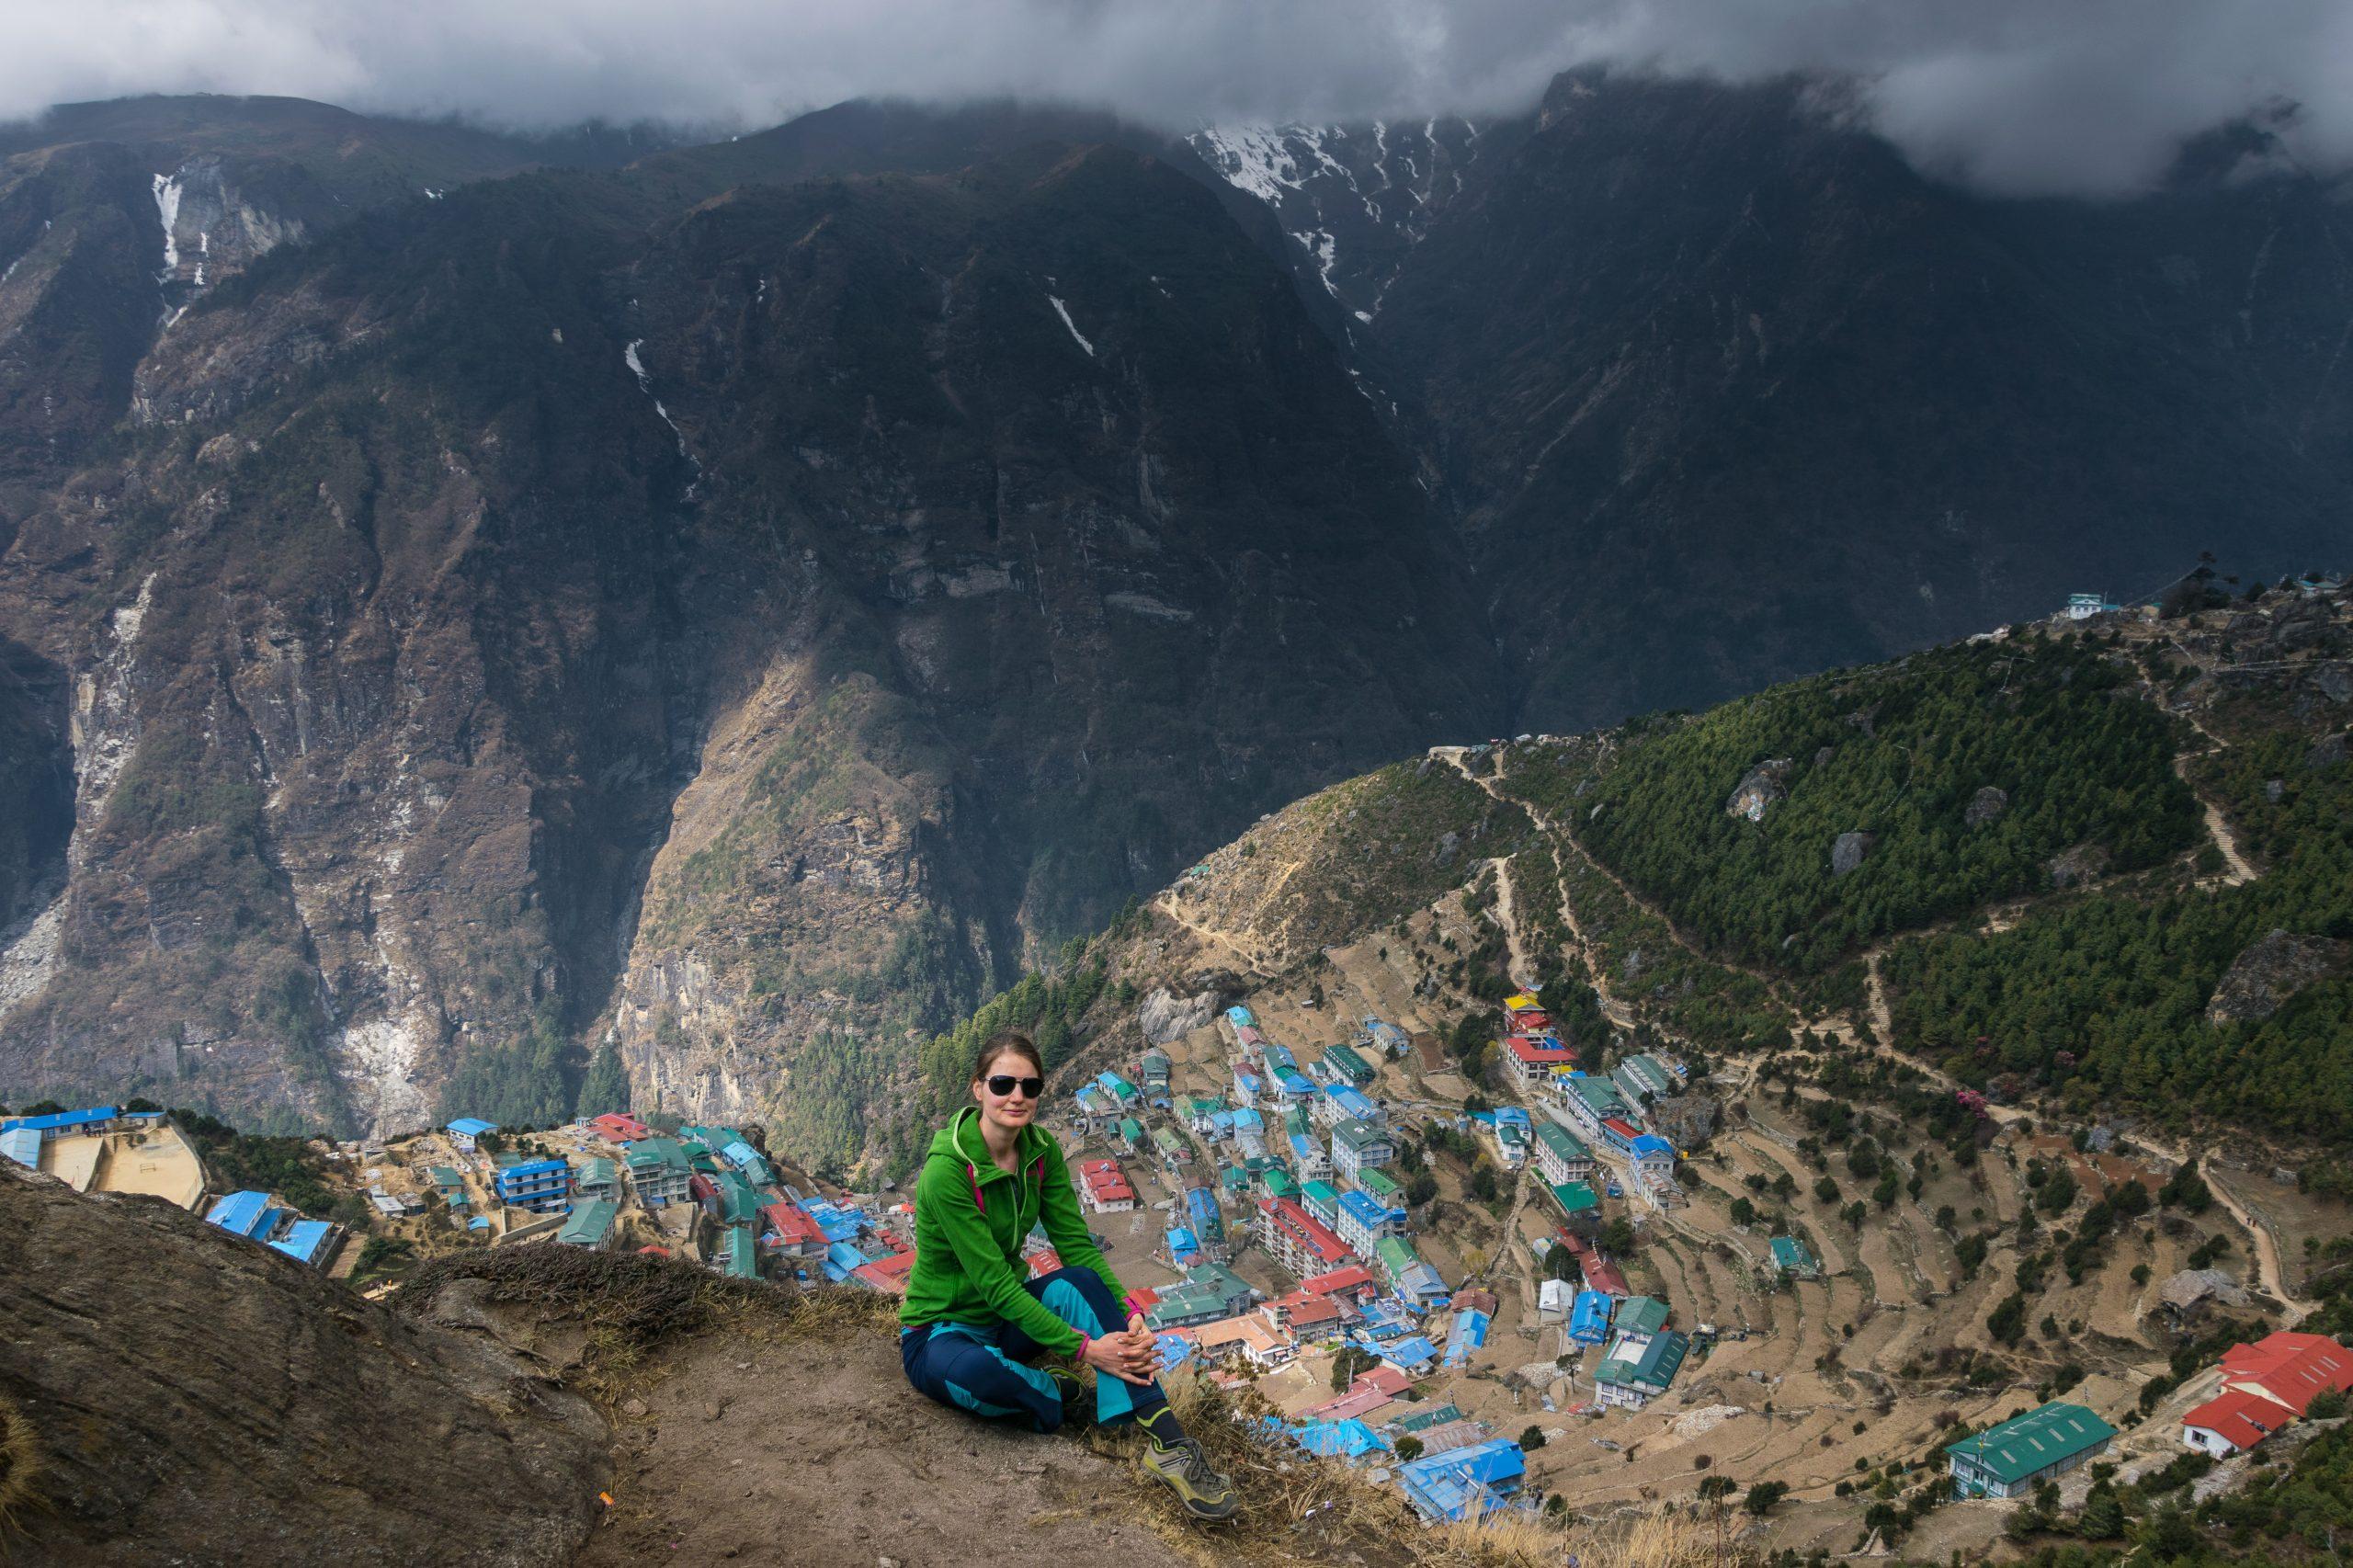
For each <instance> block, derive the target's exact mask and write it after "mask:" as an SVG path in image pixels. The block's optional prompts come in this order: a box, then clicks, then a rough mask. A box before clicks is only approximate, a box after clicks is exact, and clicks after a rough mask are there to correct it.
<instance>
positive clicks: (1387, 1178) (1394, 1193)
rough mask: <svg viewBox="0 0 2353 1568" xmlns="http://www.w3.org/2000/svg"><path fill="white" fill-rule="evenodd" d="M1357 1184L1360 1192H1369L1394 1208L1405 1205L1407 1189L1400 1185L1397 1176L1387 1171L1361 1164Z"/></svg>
mask: <svg viewBox="0 0 2353 1568" xmlns="http://www.w3.org/2000/svg"><path fill="white" fill-rule="evenodd" d="M1356 1185H1357V1190H1358V1192H1369V1193H1370V1194H1371V1195H1372V1196H1373V1197H1374V1198H1375V1199H1379V1200H1380V1201H1381V1202H1382V1203H1385V1204H1387V1205H1388V1206H1389V1207H1390V1208H1392V1209H1398V1208H1403V1207H1404V1202H1405V1189H1404V1187H1400V1186H1398V1185H1397V1181H1396V1178H1395V1177H1393V1176H1391V1175H1390V1174H1389V1173H1388V1172H1386V1171H1378V1170H1375V1169H1373V1168H1372V1167H1371V1166H1370V1165H1364V1166H1360V1167H1358V1171H1357V1175H1356Z"/></svg>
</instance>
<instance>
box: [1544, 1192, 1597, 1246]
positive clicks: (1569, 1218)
mask: <svg viewBox="0 0 2353 1568" xmlns="http://www.w3.org/2000/svg"><path fill="white" fill-rule="evenodd" d="M1552 1201H1553V1202H1554V1203H1556V1204H1558V1205H1559V1206H1560V1210H1561V1225H1562V1228H1563V1230H1565V1231H1567V1232H1568V1233H1570V1234H1571V1235H1574V1236H1583V1237H1586V1238H1587V1239H1590V1238H1592V1237H1594V1236H1597V1235H1599V1234H1600V1233H1601V1195H1600V1194H1598V1193H1597V1192H1595V1191H1594V1190H1593V1188H1592V1187H1589V1186H1587V1185H1586V1183H1584V1182H1581V1181H1563V1182H1556V1183H1554V1184H1553V1186H1552Z"/></svg>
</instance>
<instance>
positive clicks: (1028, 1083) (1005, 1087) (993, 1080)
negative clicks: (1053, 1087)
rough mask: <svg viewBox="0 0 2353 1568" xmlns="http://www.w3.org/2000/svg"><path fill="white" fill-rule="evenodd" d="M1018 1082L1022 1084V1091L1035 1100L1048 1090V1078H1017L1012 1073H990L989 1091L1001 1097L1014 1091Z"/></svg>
mask: <svg viewBox="0 0 2353 1568" xmlns="http://www.w3.org/2000/svg"><path fill="white" fill-rule="evenodd" d="M1014 1085H1020V1087H1021V1092H1022V1093H1023V1094H1024V1095H1027V1096H1029V1098H1031V1099H1033V1100H1034V1099H1036V1098H1037V1097H1038V1096H1040V1095H1042V1094H1044V1093H1045V1092H1046V1080H1044V1079H1043V1078H1017V1077H1015V1076H1014V1075H1013V1074H1010V1073H992V1074H989V1075H988V1086H989V1093H991V1094H993V1095H995V1096H997V1097H999V1098H1000V1099H1002V1098H1003V1097H1004V1096H1006V1095H1009V1094H1011V1093H1013V1089H1014Z"/></svg>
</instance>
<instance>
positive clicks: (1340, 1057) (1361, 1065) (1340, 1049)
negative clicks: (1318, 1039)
mask: <svg viewBox="0 0 2353 1568" xmlns="http://www.w3.org/2000/svg"><path fill="white" fill-rule="evenodd" d="M1324 1062H1327V1063H1329V1064H1330V1065H1331V1066H1333V1067H1335V1068H1336V1069H1338V1070H1339V1073H1340V1075H1341V1076H1342V1077H1344V1078H1370V1077H1371V1076H1372V1075H1373V1073H1372V1063H1371V1062H1367V1061H1366V1060H1365V1059H1364V1058H1363V1057H1361V1056H1359V1055H1358V1054H1357V1053H1356V1051H1355V1050H1354V1049H1353V1048H1351V1047H1348V1046H1345V1045H1334V1046H1327V1047H1325V1048H1324Z"/></svg>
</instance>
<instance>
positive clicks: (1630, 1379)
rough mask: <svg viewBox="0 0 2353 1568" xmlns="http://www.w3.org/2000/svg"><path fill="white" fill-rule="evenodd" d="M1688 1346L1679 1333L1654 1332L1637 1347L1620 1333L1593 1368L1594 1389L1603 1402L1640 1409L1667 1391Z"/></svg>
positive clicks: (1687, 1342) (1688, 1342)
mask: <svg viewBox="0 0 2353 1568" xmlns="http://www.w3.org/2000/svg"><path fill="white" fill-rule="evenodd" d="M1621 1311H1622V1309H1621ZM1689 1348H1690V1341H1689V1340H1688V1339H1686V1338H1685V1337H1684V1336H1683V1335H1679V1334H1673V1333H1667V1334H1660V1335H1654V1336H1653V1337H1652V1338H1650V1339H1648V1340H1645V1341H1643V1342H1642V1343H1641V1345H1640V1347H1639V1348H1635V1347H1633V1346H1631V1344H1630V1343H1629V1341H1628V1340H1627V1339H1626V1338H1624V1337H1622V1336H1621V1337H1620V1339H1619V1340H1618V1341H1617V1343H1615V1344H1613V1345H1612V1346H1610V1348H1609V1353H1608V1356H1606V1357H1604V1358H1603V1359H1602V1362H1601V1365H1600V1366H1598V1367H1597V1368H1595V1369H1594V1373H1593V1386H1594V1392H1595V1393H1596V1394H1597V1396H1598V1397H1599V1399H1600V1401H1601V1403H1604V1404H1614V1405H1623V1406H1625V1407H1627V1408H1629V1409H1632V1410H1640V1409H1642V1408H1643V1406H1644V1405H1646V1404H1648V1403H1650V1402H1651V1401H1652V1400H1654V1399H1656V1398H1657V1397H1658V1396H1659V1395H1661V1394H1663V1393H1665V1392H1666V1391H1667V1388H1668V1386H1669V1385H1670V1384H1672V1383H1673V1382H1674V1381H1675V1374H1676V1372H1677V1370H1678V1369H1680V1368H1681V1367H1682V1365H1683V1358H1684V1356H1685V1354H1686V1353H1687V1352H1688V1350H1689Z"/></svg>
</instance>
